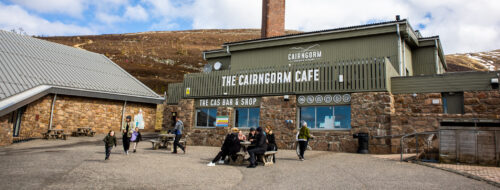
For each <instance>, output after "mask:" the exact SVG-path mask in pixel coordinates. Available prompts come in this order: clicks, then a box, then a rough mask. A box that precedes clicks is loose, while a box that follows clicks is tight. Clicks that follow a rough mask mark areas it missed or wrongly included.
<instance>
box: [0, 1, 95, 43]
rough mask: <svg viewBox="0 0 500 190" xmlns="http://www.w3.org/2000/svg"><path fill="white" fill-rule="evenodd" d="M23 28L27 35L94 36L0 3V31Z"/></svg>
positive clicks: (76, 28)
mask: <svg viewBox="0 0 500 190" xmlns="http://www.w3.org/2000/svg"><path fill="white" fill-rule="evenodd" d="M14 28H23V29H24V31H25V32H26V33H27V34H29V35H74V34H79V35H82V34H95V31H93V30H92V29H90V28H86V27H81V26H77V25H73V24H64V23H61V22H57V21H56V22H50V21H48V20H45V19H43V18H40V17H38V16H36V15H32V14H29V13H28V12H27V11H26V10H24V9H23V8H21V7H19V6H17V5H4V4H2V3H0V29H3V30H11V29H14Z"/></svg>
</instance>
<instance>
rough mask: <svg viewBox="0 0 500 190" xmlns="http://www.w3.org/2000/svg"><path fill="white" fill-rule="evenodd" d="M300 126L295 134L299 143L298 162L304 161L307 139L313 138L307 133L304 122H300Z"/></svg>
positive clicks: (307, 129)
mask: <svg viewBox="0 0 500 190" xmlns="http://www.w3.org/2000/svg"><path fill="white" fill-rule="evenodd" d="M301 126H302V127H301V128H300V130H299V132H298V134H297V141H299V150H300V151H299V152H300V155H299V157H300V160H301V161H304V153H305V151H306V149H307V144H308V142H309V139H311V138H313V136H312V135H311V134H310V133H309V128H307V123H306V122H305V121H302V124H301Z"/></svg>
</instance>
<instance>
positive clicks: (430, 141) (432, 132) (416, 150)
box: [399, 131, 439, 162]
mask: <svg viewBox="0 0 500 190" xmlns="http://www.w3.org/2000/svg"><path fill="white" fill-rule="evenodd" d="M419 135H420V136H422V135H436V136H437V137H438V138H439V132H438V131H425V132H417V133H411V134H407V135H403V136H401V139H400V147H401V156H400V159H399V161H401V162H402V161H403V150H404V139H405V138H408V137H413V136H414V137H415V154H416V158H417V159H418V153H419V151H418V136H419ZM432 137H433V136H432ZM432 139H433V138H430V139H429V138H428V139H427V144H428V145H429V144H430V143H432Z"/></svg>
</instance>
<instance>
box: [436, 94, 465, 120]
mask: <svg viewBox="0 0 500 190" xmlns="http://www.w3.org/2000/svg"><path fill="white" fill-rule="evenodd" d="M453 96H455V97H459V98H460V99H459V100H458V101H459V102H454V101H453V102H450V98H449V97H453ZM452 100H453V99H452ZM455 101H457V100H455ZM441 103H442V104H443V105H442V108H443V114H460V115H463V114H465V103H464V93H463V92H443V93H441ZM448 103H452V104H453V103H458V104H460V105H459V106H460V111H461V112H460V113H449V111H450V109H449V106H448ZM452 110H453V109H452Z"/></svg>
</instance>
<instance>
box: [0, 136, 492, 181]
mask: <svg viewBox="0 0 500 190" xmlns="http://www.w3.org/2000/svg"><path fill="white" fill-rule="evenodd" d="M101 139H102V136H99V137H94V138H89V137H80V138H70V139H69V140H67V141H62V140H53V141H47V140H33V141H29V142H24V143H17V144H14V145H11V146H7V147H2V148H0V171H2V172H0V184H1V187H2V188H1V189H275V190H276V189H426V190H427V189H496V187H494V186H492V185H490V184H487V183H485V182H482V181H477V180H474V179H470V178H466V177H464V176H461V175H457V174H454V173H451V172H447V171H443V170H440V169H434V168H431V167H426V166H421V165H417V164H411V163H400V162H395V161H392V160H388V159H381V158H376V157H373V156H370V155H358V154H347V153H332V152H321V151H308V152H306V159H307V160H306V161H303V162H301V161H298V159H297V157H296V155H295V152H294V151H290V150H280V151H279V152H278V157H277V160H276V162H277V163H276V164H275V165H272V166H267V167H264V166H259V167H257V168H255V169H248V168H246V167H244V166H230V165H217V166H215V167H207V166H206V164H207V163H208V162H209V161H210V160H211V159H212V158H213V157H214V156H215V155H216V153H217V151H218V148H216V147H201V146H189V147H188V152H187V154H179V155H174V154H170V153H169V152H167V151H166V150H152V149H151V143H149V142H142V143H140V146H139V149H138V153H135V154H130V155H128V156H127V155H125V154H123V153H122V149H121V147H120V146H118V147H117V148H115V149H114V150H113V154H112V155H111V160H109V161H104V160H103V158H104V147H103V145H102V141H101ZM181 152H182V151H181Z"/></svg>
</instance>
